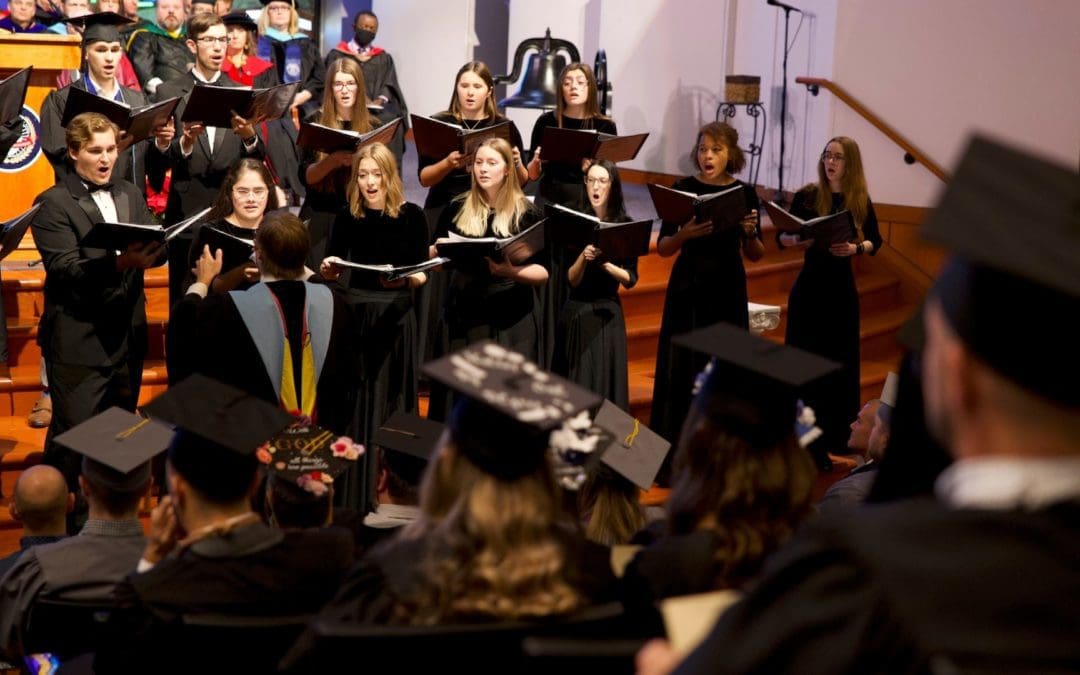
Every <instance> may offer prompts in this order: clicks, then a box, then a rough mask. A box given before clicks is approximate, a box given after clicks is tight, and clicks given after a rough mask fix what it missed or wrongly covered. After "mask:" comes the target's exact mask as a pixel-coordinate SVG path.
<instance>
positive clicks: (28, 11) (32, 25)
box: [0, 0, 48, 33]
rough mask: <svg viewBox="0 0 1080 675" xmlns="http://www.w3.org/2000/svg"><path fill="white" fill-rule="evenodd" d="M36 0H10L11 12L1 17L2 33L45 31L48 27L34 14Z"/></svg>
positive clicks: (0, 30)
mask: <svg viewBox="0 0 1080 675" xmlns="http://www.w3.org/2000/svg"><path fill="white" fill-rule="evenodd" d="M35 10H36V6H35V5H34V0H9V1H8V11H9V12H10V14H8V15H7V16H5V17H4V18H2V19H0V33H44V32H45V31H47V30H48V28H47V27H46V26H45V25H44V24H42V23H39V22H38V21H37V19H36V18H35V16H34V13H35Z"/></svg>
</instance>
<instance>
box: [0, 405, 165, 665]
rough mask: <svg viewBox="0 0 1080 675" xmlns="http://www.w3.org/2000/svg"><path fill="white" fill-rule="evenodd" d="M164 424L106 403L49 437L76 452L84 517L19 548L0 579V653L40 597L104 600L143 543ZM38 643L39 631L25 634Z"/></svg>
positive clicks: (8, 648) (7, 650) (16, 650)
mask: <svg viewBox="0 0 1080 675" xmlns="http://www.w3.org/2000/svg"><path fill="white" fill-rule="evenodd" d="M169 436H170V434H169V430H168V429H167V428H164V427H162V426H161V425H158V424H152V423H151V424H141V418H139V417H138V416H137V415H135V414H133V413H129V412H127V411H125V410H122V409H120V408H110V409H108V410H106V411H105V412H103V413H101V414H100V415H97V416H95V417H92V418H91V419H89V420H87V421H85V422H83V423H82V424H79V425H77V426H75V427H73V428H72V429H70V430H68V431H67V432H66V433H64V434H61V435H60V436H58V437H57V438H56V442H57V443H59V444H61V445H65V446H67V447H69V448H70V449H71V450H73V451H75V452H78V453H81V454H82V456H83V457H82V472H81V474H80V475H79V488H80V489H81V491H82V494H83V495H85V497H86V501H87V503H88V504H89V507H90V517H89V519H88V520H87V521H86V524H85V525H84V526H83V528H82V530H81V531H80V532H79V534H78V536H74V537H68V538H66V539H63V540H61V541H57V542H55V543H52V544H43V545H41V546H35V547H33V548H30V549H28V550H27V551H25V552H23V554H22V555H21V556H19V559H18V561H17V562H16V563H15V565H13V566H12V568H11V569H10V570H9V571H8V573H7V575H6V576H4V578H3V580H0V652H2V653H4V654H7V655H8V656H9V657H15V656H17V655H20V654H22V648H23V644H24V642H25V641H26V640H27V639H28V638H29V637H31V636H28V635H27V634H26V632H25V628H26V620H27V618H28V615H29V613H30V610H31V608H32V607H33V605H34V603H35V602H37V600H38V599H40V598H50V599H53V600H72V601H83V602H99V603H101V604H102V605H109V604H110V603H111V601H112V598H113V592H114V590H115V588H116V586H117V585H118V584H119V583H120V582H121V581H123V579H124V577H126V576H127V575H128V574H129V573H130V572H131V571H132V570H134V569H135V566H136V564H138V562H139V556H140V555H141V554H142V551H143V548H144V547H145V546H146V538H145V537H144V536H143V529H142V524H141V523H140V522H139V503H140V502H141V501H142V499H143V498H144V497H146V496H147V495H148V494H149V492H150V483H151V480H150V460H151V459H152V458H153V456H154V455H156V454H158V453H159V452H161V451H163V450H164V449H165V446H166V444H167V443H168V440H169ZM35 630H40V629H35ZM32 637H33V638H34V639H35V641H36V642H37V643H38V644H40V643H41V635H40V634H36V635H34V636H32Z"/></svg>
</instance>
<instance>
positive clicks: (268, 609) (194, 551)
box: [95, 523, 353, 672]
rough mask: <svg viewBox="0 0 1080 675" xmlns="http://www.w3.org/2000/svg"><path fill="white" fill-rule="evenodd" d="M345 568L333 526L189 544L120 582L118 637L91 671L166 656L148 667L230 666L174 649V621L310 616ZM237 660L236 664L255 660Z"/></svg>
mask: <svg viewBox="0 0 1080 675" xmlns="http://www.w3.org/2000/svg"><path fill="white" fill-rule="evenodd" d="M352 563H353V542H352V537H351V536H350V535H349V533H348V532H347V531H346V530H344V529H340V528H327V529H311V530H288V531H282V530H277V529H273V528H270V527H269V526H267V525H264V524H262V523H253V524H250V525H245V526H242V527H238V528H236V529H235V530H233V531H232V532H231V533H229V534H224V535H217V536H211V537H207V538H205V539H201V540H199V541H196V542H195V543H194V544H192V545H191V546H189V547H186V548H183V549H180V550H178V551H177V552H174V553H173V554H171V555H170V556H168V557H166V558H165V559H164V560H162V561H161V562H159V563H158V564H157V565H155V566H154V568H153V569H151V570H149V571H147V572H144V573H142V574H135V573H133V574H132V575H131V576H129V577H128V579H127V580H126V581H125V582H123V583H122V584H120V586H119V587H118V588H117V592H116V598H117V604H118V606H119V607H120V609H119V610H118V611H117V612H116V615H115V616H114V617H113V618H112V625H114V626H115V627H116V628H117V630H116V631H115V633H116V634H117V635H118V636H122V637H121V638H119V639H118V641H117V643H115V644H110V645H107V646H106V647H105V648H103V649H102V650H101V652H99V654H98V657H97V661H96V662H95V668H96V672H145V668H146V664H147V662H149V661H160V660H161V656H162V654H163V653H166V652H168V653H169V654H171V656H170V657H168V658H167V659H165V660H164V661H162V662H161V663H160V664H158V665H157V666H155V670H160V669H161V668H162V667H164V672H192V670H195V669H199V668H201V669H204V670H205V669H208V670H209V672H219V669H220V668H221V667H223V666H221V664H223V663H226V662H228V663H235V662H236V660H237V659H236V658H234V655H230V654H214V653H208V652H206V651H203V650H199V649H195V650H193V651H192V650H184V649H180V650H177V649H176V644H175V640H176V639H177V637H176V636H177V635H182V634H183V633H182V632H181V633H177V632H176V631H181V630H182V629H181V628H179V626H178V622H179V620H180V617H181V616H183V615H200V614H202V615H206V614H209V615H216V616H226V617H247V618H249V619H258V618H266V619H272V618H274V617H289V616H302V615H308V614H314V613H315V612H317V611H318V610H319V608H320V607H322V606H323V605H324V604H325V603H326V602H327V600H329V599H330V598H331V597H333V595H334V593H335V592H336V591H337V589H338V587H339V585H340V583H341V580H342V579H343V577H344V575H345V573H346V572H347V570H348V569H349V567H350V566H351V565H352ZM249 647H250V646H249ZM279 647H280V646H278V647H275V649H279ZM279 650H280V649H279ZM238 656H239V658H240V660H241V663H243V662H244V661H245V660H247V662H248V663H250V662H252V661H257V658H255V657H254V656H253V655H250V654H243V653H241V654H239V655H238ZM258 672H262V671H258Z"/></svg>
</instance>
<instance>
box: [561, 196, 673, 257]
mask: <svg viewBox="0 0 1080 675" xmlns="http://www.w3.org/2000/svg"><path fill="white" fill-rule="evenodd" d="M544 209H545V211H546V213H545V215H546V216H547V220H548V222H549V223H550V225H549V229H550V237H551V240H552V241H553V242H555V243H557V244H562V245H564V246H567V247H569V248H572V249H574V250H575V252H581V249H583V248H585V247H586V246H588V245H589V244H592V245H593V246H596V247H597V248H599V249H600V251H601V254H602V256H603V258H604V259H605V260H626V259H628V258H638V257H641V256H643V255H648V253H649V240H650V238H651V237H652V228H653V221H652V220H635V221H632V222H629V223H608V222H604V221H602V220H600V219H599V218H597V217H596V216H590V215H589V214H587V213H581V212H580V211H575V210H573V209H569V208H566V207H565V206H562V205H560V204H554V203H551V202H549V203H548V204H546V205H545V206H544Z"/></svg>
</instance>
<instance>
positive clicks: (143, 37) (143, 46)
mask: <svg viewBox="0 0 1080 675" xmlns="http://www.w3.org/2000/svg"><path fill="white" fill-rule="evenodd" d="M127 54H128V58H130V59H131V67H132V68H134V69H135V76H136V77H138V78H139V85H140V86H141V87H142V89H143V91H146V92H149V91H150V89H149V87H147V85H148V84H149V83H150V80H153V79H154V78H157V79H159V80H161V82H162V84H164V83H165V82H168V81H170V80H173V79H175V78H177V77H180V76H182V75H185V74H187V73H188V72H189V71H190V69H191V65H192V64H193V63H194V62H195V55H194V54H193V53H192V52H191V50H190V49H189V48H188V46H187V40H186V39H185V38H184V37H179V38H172V37H169V36H168V35H165V34H163V31H162V30H161V28H159V27H158V26H156V25H153V24H149V23H147V25H146V27H145V28H136V29H135V30H134V31H133V32H132V34H131V37H130V38H129V39H128V42H127ZM158 86H159V89H158V91H157V93H156V95H154V96H152V97H151V98H152V99H153V100H154V101H163V100H165V99H167V98H168V97H169V96H171V94H169V95H166V94H164V93H163V92H162V91H161V90H160V85H158ZM177 133H179V132H177Z"/></svg>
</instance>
